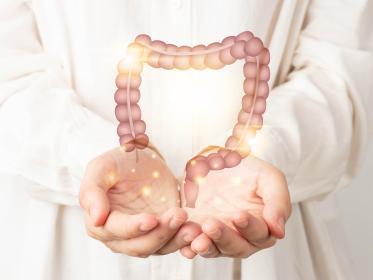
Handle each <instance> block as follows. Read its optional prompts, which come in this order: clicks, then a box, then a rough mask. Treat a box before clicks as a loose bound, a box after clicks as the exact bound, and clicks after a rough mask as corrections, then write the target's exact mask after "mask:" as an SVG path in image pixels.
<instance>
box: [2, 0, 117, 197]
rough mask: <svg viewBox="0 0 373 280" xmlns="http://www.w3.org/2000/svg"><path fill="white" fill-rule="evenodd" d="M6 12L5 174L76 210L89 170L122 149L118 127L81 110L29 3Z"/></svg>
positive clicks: (10, 4) (7, 5)
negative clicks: (106, 153) (108, 153)
mask: <svg viewBox="0 0 373 280" xmlns="http://www.w3.org/2000/svg"><path fill="white" fill-rule="evenodd" d="M0 6H1V7H0V171H1V172H6V173H11V174H14V175H15V176H18V177H19V178H20V182H21V181H22V182H24V181H27V182H28V183H27V184H26V185H28V187H29V188H28V189H29V190H30V192H31V194H32V195H34V196H36V197H39V198H41V199H46V200H49V201H52V202H56V203H63V204H65V203H66V204H76V203H77V194H78V192H79V185H80V179H81V177H82V174H83V172H84V168H85V165H86V163H87V162H88V161H89V160H90V159H91V158H93V157H94V156H96V155H98V154H100V153H102V152H104V151H106V150H108V149H110V148H113V147H115V146H116V145H117V137H116V136H115V131H116V130H115V126H114V124H112V123H111V122H109V121H107V120H105V119H104V118H102V117H100V116H99V115H98V114H95V113H94V112H92V111H90V110H88V109H87V108H86V107H84V106H83V105H82V104H80V102H79V97H78V95H77V93H76V92H75V91H74V89H73V88H72V87H71V86H69V85H68V83H67V82H66V80H65V77H64V74H63V69H62V65H61V64H60V63H59V62H58V60H57V59H56V58H55V57H53V56H51V55H50V54H48V53H46V52H44V50H43V46H42V44H41V42H40V39H39V35H38V30H37V26H36V23H35V19H34V15H33V13H32V11H31V9H30V7H29V6H28V5H27V3H24V1H8V0H6V1H4V2H2V4H0Z"/></svg>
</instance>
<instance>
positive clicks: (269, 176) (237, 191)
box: [182, 157, 291, 257]
mask: <svg viewBox="0 0 373 280" xmlns="http://www.w3.org/2000/svg"><path fill="white" fill-rule="evenodd" d="M183 191H184V188H183ZM186 191H187V192H184V195H183V196H182V200H183V205H195V207H194V208H185V209H186V210H187V212H188V215H189V218H190V219H191V220H192V221H194V222H196V223H198V224H200V225H201V226H202V230H203V233H202V234H201V235H200V236H199V237H198V238H196V239H195V240H194V241H193V242H192V244H191V247H192V248H193V247H194V251H195V253H201V252H202V255H204V254H205V256H208V257H215V256H218V255H222V256H232V257H242V256H248V255H249V254H252V253H253V252H256V251H258V250H260V249H261V248H265V247H268V246H272V245H273V241H274V239H273V238H271V236H273V237H277V238H282V237H283V236H284V223H285V222H286V219H287V218H288V216H289V214H290V208H291V206H290V198H289V193H288V190H287V184H286V180H285V177H284V176H283V174H282V173H281V172H280V171H279V170H278V169H277V168H275V167H274V166H272V165H270V164H269V163H267V162H265V161H262V160H260V159H258V158H255V157H247V158H245V159H244V160H242V162H241V163H240V164H239V165H238V166H236V167H233V168H226V169H223V170H219V171H211V172H209V174H208V175H207V176H206V177H205V178H204V179H203V180H201V181H200V182H199V187H198V195H195V192H193V190H191V189H186ZM193 198H195V201H190V199H193ZM240 225H241V226H242V227H241V228H240ZM217 232H219V234H217ZM218 235H219V236H218ZM212 241H213V242H212ZM207 248H210V253H206V252H203V251H204V250H205V249H206V250H207ZM211 251H212V252H211ZM184 255H191V252H190V251H189V252H188V251H186V254H184Z"/></svg>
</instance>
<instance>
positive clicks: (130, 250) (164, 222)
mask: <svg viewBox="0 0 373 280" xmlns="http://www.w3.org/2000/svg"><path fill="white" fill-rule="evenodd" d="M187 218H188V217H187V215H186V213H185V211H184V210H183V209H181V208H172V209H169V210H168V211H167V212H166V213H164V214H163V215H162V216H161V217H160V218H159V219H158V226H157V227H156V228H154V229H153V230H151V231H150V232H148V233H146V234H144V235H141V236H139V237H136V238H132V239H128V240H123V241H120V242H116V245H115V246H116V250H117V251H118V252H122V253H125V254H128V255H130V256H149V255H151V254H154V253H155V252H156V251H158V250H159V249H160V248H162V247H163V246H164V245H165V244H166V243H167V242H168V241H169V240H170V239H171V238H172V237H173V236H174V235H175V234H176V232H177V231H178V229H179V228H180V227H181V225H182V224H184V223H185V222H186V220H187Z"/></svg>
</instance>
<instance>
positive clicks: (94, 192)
mask: <svg viewBox="0 0 373 280" xmlns="http://www.w3.org/2000/svg"><path fill="white" fill-rule="evenodd" d="M79 202H80V205H81V206H82V207H83V208H84V209H85V210H86V212H87V214H88V218H89V219H90V220H91V221H92V223H93V225H94V226H101V225H103V224H104V223H105V221H106V219H107V217H108V215H109V212H110V204H109V200H108V198H107V195H106V192H105V191H104V190H103V189H101V188H99V187H97V186H94V185H90V186H82V188H81V191H80V194H79Z"/></svg>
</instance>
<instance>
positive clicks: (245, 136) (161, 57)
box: [114, 31, 270, 207]
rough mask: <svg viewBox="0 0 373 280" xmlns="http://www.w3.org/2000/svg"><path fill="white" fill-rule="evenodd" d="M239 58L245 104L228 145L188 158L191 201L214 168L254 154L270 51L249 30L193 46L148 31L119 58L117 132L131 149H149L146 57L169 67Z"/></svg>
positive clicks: (186, 192)
mask: <svg viewBox="0 0 373 280" xmlns="http://www.w3.org/2000/svg"><path fill="white" fill-rule="evenodd" d="M239 59H244V60H245V63H244V66H243V75H244V77H245V79H244V82H243V90H244V93H245V94H244V95H243V97H242V109H241V110H240V112H239V113H238V117H237V123H236V125H235V126H234V128H233V130H232V135H231V136H229V137H228V139H227V140H226V143H225V147H216V146H213V147H210V148H209V149H207V150H205V151H203V152H201V153H199V154H198V155H197V156H195V157H194V158H192V159H190V160H189V161H188V162H187V164H186V167H185V171H186V176H185V182H184V186H183V190H184V195H185V196H186V197H189V199H187V201H188V204H189V205H187V206H190V207H193V205H194V201H195V199H196V197H197V194H198V184H199V182H200V180H202V179H203V178H204V177H206V176H207V174H208V173H209V172H210V171H212V170H221V169H224V168H232V167H235V166H237V165H238V164H240V162H241V160H242V159H243V158H245V157H247V156H248V155H249V154H250V139H253V138H254V137H255V134H256V131H257V130H258V129H260V128H261V126H262V124H263V117H262V115H263V113H264V111H265V109H266V99H267V97H268V94H269V87H268V81H269V78H270V70H269V66H268V64H269V60H270V55H269V51H268V49H267V48H265V47H264V45H263V43H262V41H261V40H260V39H259V38H258V37H255V36H254V35H253V33H251V32H250V31H244V32H242V33H240V34H239V35H237V36H229V37H226V38H225V39H224V40H222V42H221V43H218V42H215V43H211V44H210V45H208V46H204V45H197V46H194V47H189V46H181V47H177V46H176V45H173V44H166V43H164V42H162V41H159V40H153V41H152V40H151V38H150V37H149V36H148V35H144V34H142V35H139V36H137V37H136V39H135V41H134V42H133V43H131V44H130V45H129V46H128V47H127V56H126V58H125V59H123V60H122V61H120V62H119V64H118V72H119V74H118V76H117V78H116V85H117V88H118V89H117V91H116V92H115V97H114V98H115V101H116V103H117V106H116V108H115V115H116V117H117V119H118V121H119V125H118V130H117V132H118V135H119V142H120V145H121V146H122V147H123V148H124V150H125V151H127V152H131V151H133V150H135V149H144V148H146V147H147V146H148V144H149V137H148V136H147V135H146V133H145V130H146V124H145V122H144V121H143V120H141V109H140V107H139V105H138V101H139V99H140V90H139V87H140V84H141V72H142V70H143V65H144V63H147V64H148V65H150V66H151V67H154V68H163V69H167V70H171V69H179V70H187V69H190V68H193V69H197V70H203V69H205V68H210V69H220V68H222V67H224V66H226V65H230V64H233V63H234V62H236V61H237V60H239ZM206 152H208V153H206Z"/></svg>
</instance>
